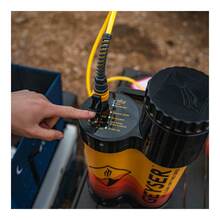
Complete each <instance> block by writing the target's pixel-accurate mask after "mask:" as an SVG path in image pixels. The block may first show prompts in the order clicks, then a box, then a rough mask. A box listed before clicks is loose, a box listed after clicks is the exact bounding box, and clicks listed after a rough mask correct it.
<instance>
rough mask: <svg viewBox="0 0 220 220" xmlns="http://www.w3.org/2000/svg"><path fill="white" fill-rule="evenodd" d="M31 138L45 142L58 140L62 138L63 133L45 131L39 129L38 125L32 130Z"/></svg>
mask: <svg viewBox="0 0 220 220" xmlns="http://www.w3.org/2000/svg"><path fill="white" fill-rule="evenodd" d="M33 136H35V138H38V139H42V140H45V141H53V140H59V139H61V138H63V133H62V132H61V131H58V130H55V129H47V128H43V127H40V126H39V125H38V126H36V128H35V129H34V130H33Z"/></svg>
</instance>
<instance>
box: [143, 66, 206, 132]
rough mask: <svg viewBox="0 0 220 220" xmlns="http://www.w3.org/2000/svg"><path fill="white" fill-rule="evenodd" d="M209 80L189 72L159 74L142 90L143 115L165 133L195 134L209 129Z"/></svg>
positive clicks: (175, 69) (168, 70) (179, 69)
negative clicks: (165, 131)
mask: <svg viewBox="0 0 220 220" xmlns="http://www.w3.org/2000/svg"><path fill="white" fill-rule="evenodd" d="M208 102H209V80H208V76H207V75H205V74H204V73H202V72H200V71H197V70H195V69H192V68H186V67H171V68H166V69H163V70H161V71H159V72H158V73H157V74H155V75H154V76H153V77H152V79H151V80H150V81H149V83H148V86H147V89H146V99H145V104H146V111H147V112H148V114H149V115H150V117H151V118H152V119H153V120H154V121H156V122H157V123H158V124H160V125H161V126H163V127H165V128H166V129H168V130H172V131H174V132H178V133H181V134H199V133H202V132H204V131H207V130H208V126H209V105H208Z"/></svg>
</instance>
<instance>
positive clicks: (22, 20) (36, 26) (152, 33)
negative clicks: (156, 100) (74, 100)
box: [12, 12, 209, 103]
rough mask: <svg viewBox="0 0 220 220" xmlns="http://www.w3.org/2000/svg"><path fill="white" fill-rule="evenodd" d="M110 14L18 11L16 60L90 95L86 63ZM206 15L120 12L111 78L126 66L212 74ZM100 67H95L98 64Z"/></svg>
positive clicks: (15, 17)
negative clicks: (181, 68)
mask: <svg viewBox="0 0 220 220" xmlns="http://www.w3.org/2000/svg"><path fill="white" fill-rule="evenodd" d="M105 15H106V13H105V12H13V13H12V62H13V63H18V64H24V65H29V66H35V67H41V68H47V69H51V70H58V71H60V72H61V73H62V79H63V88H64V89H65V90H68V91H72V92H74V93H76V94H77V95H78V98H79V102H80V103H82V101H83V100H85V98H86V97H87V94H86V88H85V72H86V65H87V59H88V56H89V53H90V49H91V47H92V44H93V42H94V40H95V38H96V35H97V33H98V31H99V28H100V27H101V25H102V22H103V21H104V18H105ZM208 30H209V26H208V13H207V12H120V13H118V16H117V19H116V24H115V26H114V31H113V39H112V42H111V46H110V51H109V56H108V66H107V72H108V75H109V76H110V75H111V76H112V75H118V74H120V73H121V71H122V70H123V68H125V67H129V68H133V69H136V70H143V71H148V72H150V73H152V74H153V73H155V72H157V71H158V70H160V69H162V68H164V67H168V66H174V65H179V66H188V67H194V68H196V69H199V70H201V71H203V72H205V73H206V74H208V68H209V67H208V55H209V54H208V52H209V39H208V37H209V32H208ZM93 68H94V69H95V65H94V66H93Z"/></svg>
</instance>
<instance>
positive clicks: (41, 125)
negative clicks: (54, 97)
mask: <svg viewBox="0 0 220 220" xmlns="http://www.w3.org/2000/svg"><path fill="white" fill-rule="evenodd" d="M94 116H95V113H94V112H90V111H87V110H79V109H77V108H73V107H70V106H61V105H55V104H53V103H51V102H50V101H49V100H48V99H47V98H46V97H45V96H44V95H42V94H40V93H37V92H32V91H29V90H20V91H16V92H12V93H11V128H12V133H13V134H15V135H19V136H23V137H28V138H39V139H42V140H47V141H52V140H56V139H61V138H63V133H62V132H61V131H58V130H55V129H52V128H53V127H54V125H55V124H56V122H57V121H58V119H59V117H63V118H75V119H89V118H93V117H94Z"/></svg>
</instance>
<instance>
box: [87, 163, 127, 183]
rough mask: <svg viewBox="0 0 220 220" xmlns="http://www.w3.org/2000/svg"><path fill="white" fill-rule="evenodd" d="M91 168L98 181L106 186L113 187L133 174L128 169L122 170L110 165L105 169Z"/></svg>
mask: <svg viewBox="0 0 220 220" xmlns="http://www.w3.org/2000/svg"><path fill="white" fill-rule="evenodd" d="M89 168H90V170H91V172H92V173H93V174H94V175H95V176H96V178H97V179H98V181H99V182H101V183H102V184H103V185H105V186H112V185H113V184H115V183H116V182H118V181H120V180H121V179H122V178H124V177H126V176H127V175H129V174H130V173H131V171H129V170H127V169H120V168H116V167H112V166H109V165H107V166H104V167H92V166H89Z"/></svg>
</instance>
